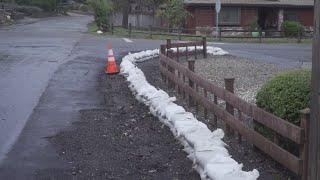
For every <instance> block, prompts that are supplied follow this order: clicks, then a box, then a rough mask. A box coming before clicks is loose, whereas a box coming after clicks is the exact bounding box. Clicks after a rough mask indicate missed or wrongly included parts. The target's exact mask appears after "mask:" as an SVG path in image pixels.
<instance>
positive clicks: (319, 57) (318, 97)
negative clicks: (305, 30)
mask: <svg viewBox="0 0 320 180" xmlns="http://www.w3.org/2000/svg"><path fill="white" fill-rule="evenodd" d="M319 30H320V0H315V1H314V35H313V48H312V78H311V88H312V90H311V116H310V131H309V158H308V178H307V179H308V180H319V179H320V32H319Z"/></svg>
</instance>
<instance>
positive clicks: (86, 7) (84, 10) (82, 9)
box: [79, 4, 89, 12]
mask: <svg viewBox="0 0 320 180" xmlns="http://www.w3.org/2000/svg"><path fill="white" fill-rule="evenodd" d="M79 10H80V11H83V12H88V11H89V7H88V6H87V5H84V4H82V5H80V7H79Z"/></svg>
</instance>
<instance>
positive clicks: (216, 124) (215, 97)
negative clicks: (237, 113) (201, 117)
mask: <svg viewBox="0 0 320 180" xmlns="http://www.w3.org/2000/svg"><path fill="white" fill-rule="evenodd" d="M213 102H214V103H215V104H216V105H218V96H216V95H213ZM213 118H214V119H213V120H214V127H216V128H218V116H217V115H216V114H213Z"/></svg>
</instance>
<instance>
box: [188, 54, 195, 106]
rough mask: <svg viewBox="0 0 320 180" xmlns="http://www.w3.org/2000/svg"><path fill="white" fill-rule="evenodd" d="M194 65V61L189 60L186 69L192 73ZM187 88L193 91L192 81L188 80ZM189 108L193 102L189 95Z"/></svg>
mask: <svg viewBox="0 0 320 180" xmlns="http://www.w3.org/2000/svg"><path fill="white" fill-rule="evenodd" d="M194 64H195V61H194V60H189V61H188V68H189V70H190V71H192V72H194ZM189 86H190V87H191V88H192V89H193V88H194V82H193V81H192V80H190V78H189ZM189 106H193V100H192V97H191V95H189Z"/></svg>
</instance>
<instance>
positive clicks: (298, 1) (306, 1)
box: [184, 0, 314, 7]
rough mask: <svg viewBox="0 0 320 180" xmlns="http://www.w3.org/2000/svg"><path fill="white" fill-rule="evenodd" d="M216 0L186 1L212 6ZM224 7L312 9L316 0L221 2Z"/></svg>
mask: <svg viewBox="0 0 320 180" xmlns="http://www.w3.org/2000/svg"><path fill="white" fill-rule="evenodd" d="M215 2H216V0H184V3H185V4H186V5H210V4H214V3H215ZM221 4H222V5H257V6H299V7H301V6H303V7H311V6H313V5H314V0H221Z"/></svg>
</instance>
